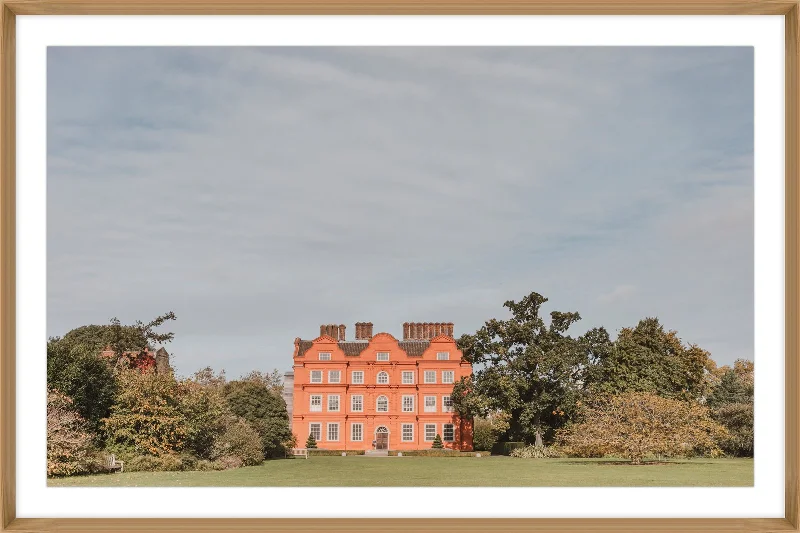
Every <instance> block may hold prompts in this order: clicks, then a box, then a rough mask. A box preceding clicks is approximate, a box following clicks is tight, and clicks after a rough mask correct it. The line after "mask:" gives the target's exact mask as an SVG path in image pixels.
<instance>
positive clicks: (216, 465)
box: [194, 459, 225, 472]
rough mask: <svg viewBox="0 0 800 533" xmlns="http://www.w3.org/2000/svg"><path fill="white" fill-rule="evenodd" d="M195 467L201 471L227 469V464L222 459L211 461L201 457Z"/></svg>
mask: <svg viewBox="0 0 800 533" xmlns="http://www.w3.org/2000/svg"><path fill="white" fill-rule="evenodd" d="M194 469H195V470H197V471H200V472H204V471H208V470H225V465H223V464H222V463H221V462H220V461H209V460H208V459H200V460H199V461H197V463H196V464H195V465H194Z"/></svg>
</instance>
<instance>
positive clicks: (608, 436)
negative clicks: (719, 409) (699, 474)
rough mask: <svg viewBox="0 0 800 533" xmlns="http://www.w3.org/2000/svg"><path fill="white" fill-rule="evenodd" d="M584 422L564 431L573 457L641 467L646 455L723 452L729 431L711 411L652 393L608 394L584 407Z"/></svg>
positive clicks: (564, 443) (561, 435) (563, 439)
mask: <svg viewBox="0 0 800 533" xmlns="http://www.w3.org/2000/svg"><path fill="white" fill-rule="evenodd" d="M579 420H580V421H579V422H577V423H573V424H570V425H568V426H567V427H565V428H564V429H562V430H561V431H560V432H559V434H558V441H559V443H560V444H561V445H562V446H564V447H565V449H566V450H567V451H568V452H569V453H571V454H574V455H578V456H590V457H594V456H597V455H613V456H618V457H626V458H628V459H630V460H631V462H632V463H633V464H639V463H641V461H642V460H643V459H644V458H645V457H650V456H654V455H660V456H665V457H672V456H680V455H686V454H691V453H693V452H695V451H697V450H702V451H704V452H706V453H708V454H711V455H715V454H717V453H719V452H720V450H719V448H718V447H717V444H716V442H717V440H718V439H720V438H723V437H724V436H725V435H726V433H727V432H726V431H725V428H724V427H722V426H721V425H720V424H718V423H716V422H715V421H714V420H712V419H711V416H710V413H709V410H708V408H707V407H705V406H703V405H700V404H699V403H697V402H693V401H681V400H674V399H669V398H664V397H661V396H658V395H656V394H653V393H647V392H625V393H622V394H618V395H605V396H601V397H598V398H595V399H594V400H592V401H591V402H590V403H588V404H586V405H583V406H582V409H581V412H580V413H579Z"/></svg>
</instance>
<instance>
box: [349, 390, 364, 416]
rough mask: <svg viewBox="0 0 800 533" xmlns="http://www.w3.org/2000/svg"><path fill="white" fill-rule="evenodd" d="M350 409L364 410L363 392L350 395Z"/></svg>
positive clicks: (358, 411)
mask: <svg viewBox="0 0 800 533" xmlns="http://www.w3.org/2000/svg"><path fill="white" fill-rule="evenodd" d="M350 410H351V411H355V412H356V413H360V412H361V411H363V410H364V396H362V395H361V394H354V395H352V396H350Z"/></svg>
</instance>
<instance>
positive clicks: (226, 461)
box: [214, 455, 244, 470]
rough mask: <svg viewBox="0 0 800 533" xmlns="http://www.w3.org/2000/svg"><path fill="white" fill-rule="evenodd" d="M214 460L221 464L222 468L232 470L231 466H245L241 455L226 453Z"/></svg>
mask: <svg viewBox="0 0 800 533" xmlns="http://www.w3.org/2000/svg"><path fill="white" fill-rule="evenodd" d="M214 462H215V463H216V464H218V465H219V466H220V470H230V469H231V468H240V467H242V466H244V464H243V463H242V459H241V457H236V456H234V455H225V456H223V457H220V458H219V459H217V460H216V461H214Z"/></svg>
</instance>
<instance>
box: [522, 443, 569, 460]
mask: <svg viewBox="0 0 800 533" xmlns="http://www.w3.org/2000/svg"><path fill="white" fill-rule="evenodd" d="M510 455H511V457H519V458H522V459H546V458H549V457H562V454H561V453H560V452H559V451H558V450H556V449H554V448H553V447H551V446H535V445H531V446H523V447H521V448H514V449H513V450H511V454H510Z"/></svg>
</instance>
